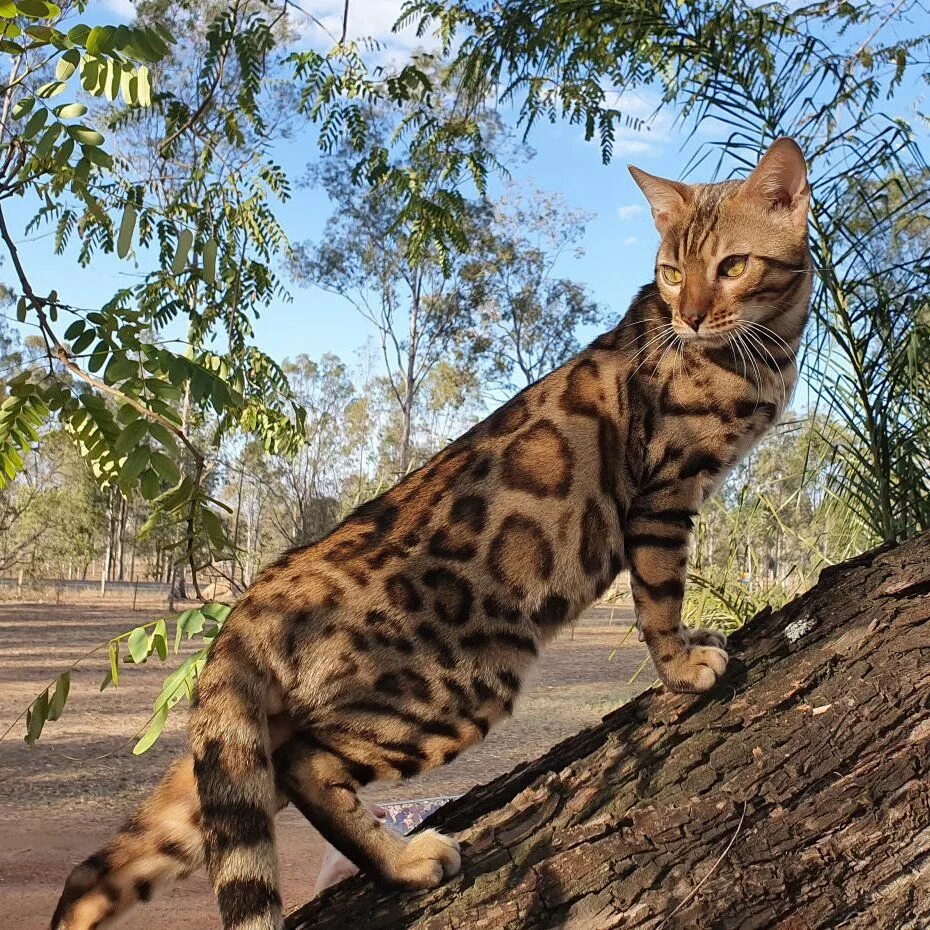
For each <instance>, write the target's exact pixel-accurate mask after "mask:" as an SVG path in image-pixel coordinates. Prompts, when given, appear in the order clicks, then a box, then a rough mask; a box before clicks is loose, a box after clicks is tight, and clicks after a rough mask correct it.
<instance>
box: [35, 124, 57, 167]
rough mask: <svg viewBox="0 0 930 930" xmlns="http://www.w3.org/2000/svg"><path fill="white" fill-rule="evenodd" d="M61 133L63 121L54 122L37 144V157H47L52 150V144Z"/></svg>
mask: <svg viewBox="0 0 930 930" xmlns="http://www.w3.org/2000/svg"><path fill="white" fill-rule="evenodd" d="M60 134H61V123H52V125H51V126H49V127H48V129H46V130H45V134H44V135H43V136H42V138H41V139H40V140H39V144H38V145H37V146H36V150H35V156H36V158H46V157H47V156H48V154H49V153H50V152H51V151H52V146H53V145H54V144H55V142H56V140H57V139H58V136H59V135H60Z"/></svg>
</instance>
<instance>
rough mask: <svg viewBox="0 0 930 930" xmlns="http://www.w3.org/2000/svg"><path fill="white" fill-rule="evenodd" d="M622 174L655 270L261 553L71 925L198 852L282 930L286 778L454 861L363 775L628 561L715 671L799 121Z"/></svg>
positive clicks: (789, 363)
mask: <svg viewBox="0 0 930 930" xmlns="http://www.w3.org/2000/svg"><path fill="white" fill-rule="evenodd" d="M630 170H631V171H632V174H633V177H634V179H635V180H636V182H637V184H638V185H639V186H640V188H641V189H642V190H643V192H644V193H645V195H646V198H647V199H648V201H649V203H650V205H651V207H652V213H653V217H654V219H655V224H656V226H657V228H658V231H659V233H660V234H661V245H660V248H659V253H658V260H657V263H656V269H655V272H656V273H655V280H654V282H653V283H651V284H649V285H648V286H646V287H644V288H643V289H642V290H641V291H640V293H639V295H638V296H637V297H636V299H635V300H634V302H633V304H632V306H631V308H630V310H629V312H628V313H627V315H626V317H625V318H624V319H623V321H622V322H621V323H620V324H619V325H618V326H617V327H616V328H615V329H614V330H612V331H611V332H609V333H607V334H605V335H603V336H601V337H600V338H599V339H597V340H596V341H595V342H594V343H593V344H592V345H591V346H590V347H588V348H587V349H585V350H584V351H583V352H582V353H581V354H580V355H578V356H577V357H576V358H573V359H572V360H571V361H569V362H568V363H566V364H565V365H563V366H562V367H561V368H559V369H558V370H557V371H554V372H552V374H550V375H548V376H547V377H545V378H543V379H542V380H540V381H538V382H537V383H536V384H533V385H531V386H530V387H528V388H526V389H525V390H524V391H522V392H521V393H520V394H518V395H517V396H516V397H514V398H513V399H512V400H511V401H510V402H509V403H507V404H505V405H504V406H503V407H501V408H500V409H499V410H498V411H497V412H495V413H493V414H492V415H491V416H490V417H488V418H487V419H486V420H485V421H484V422H482V423H480V424H478V425H477V426H476V427H474V429H472V430H470V431H469V432H468V433H466V434H465V435H464V436H462V437H461V438H460V439H458V440H457V441H456V442H454V443H452V444H451V445H450V446H449V447H448V448H446V449H444V450H443V451H442V452H440V453H439V454H438V455H436V456H435V457H434V458H433V459H432V460H431V461H429V462H428V463H427V464H426V465H424V466H423V467H422V468H420V469H419V470H418V471H416V472H414V473H412V474H411V475H409V476H408V477H407V478H405V479H404V480H403V481H401V482H400V483H399V484H398V485H397V486H396V487H394V488H393V489H392V490H390V491H388V492H387V493H386V494H384V495H383V496H382V497H380V498H378V499H377V500H373V501H371V502H369V503H367V504H365V505H364V506H363V507H361V508H359V509H358V510H356V511H355V512H354V513H353V514H351V515H350V516H349V517H348V518H347V519H346V520H345V521H344V522H343V523H342V524H341V525H340V526H338V527H337V528H336V529H335V530H333V532H332V533H330V534H329V535H328V536H326V537H325V538H324V539H321V540H320V541H319V542H316V543H314V544H313V545H311V546H307V547H306V548H302V549H298V550H295V551H292V552H289V553H287V554H286V555H284V556H283V557H282V558H281V559H279V560H278V561H277V562H276V563H275V564H274V565H272V566H271V567H270V568H268V569H267V570H266V571H265V572H264V574H262V576H261V577H260V578H259V579H258V580H257V581H256V582H255V584H253V585H252V587H251V588H250V589H249V590H248V591H247V592H246V594H245V595H244V596H243V597H242V599H241V600H240V601H239V603H238V604H237V605H236V607H235V609H234V610H233V611H232V613H231V614H230V616H229V619H228V620H227V622H226V624H225V626H224V628H223V630H222V632H221V634H220V635H219V637H218V638H217V640H216V642H215V644H214V646H213V648H212V650H211V652H210V656H209V660H208V662H207V664H206V667H205V669H204V671H203V675H202V677H201V679H200V683H199V686H198V689H197V697H196V700H195V702H194V708H193V712H192V715H191V720H190V747H191V755H190V756H189V757H187V758H184V759H181V760H180V761H178V762H176V763H175V764H174V765H172V766H171V768H170V769H169V770H168V773H167V774H166V776H165V777H164V779H163V780H162V782H161V783H160V784H159V785H158V787H157V788H156V789H155V792H154V794H153V795H152V796H151V797H150V798H149V799H148V800H147V801H146V802H144V803H143V805H142V806H141V807H140V809H139V810H138V811H137V813H136V814H135V815H133V816H132V817H131V818H130V820H129V821H128V823H127V824H126V825H125V826H124V827H123V829H122V831H121V832H120V833H119V834H118V835H117V836H116V838H115V839H114V840H112V841H111V842H110V843H109V844H108V845H107V846H106V847H104V848H103V849H102V850H101V851H100V852H98V853H97V854H96V855H93V856H91V857H90V858H89V859H87V860H86V861H85V862H83V863H82V864H81V865H79V866H77V867H76V868H75V869H74V871H73V872H72V873H71V875H70V876H69V878H68V880H67V883H66V885H65V889H64V892H63V894H62V896H61V899H60V901H59V903H58V908H57V910H56V911H55V916H54V917H53V918H52V927H53V928H54V930H90V928H97V927H102V926H104V925H106V924H108V923H109V922H110V921H111V920H113V919H114V918H115V917H116V916H117V915H119V914H121V913H122V912H124V911H125V910H126V909H127V908H128V907H130V906H131V905H132V904H134V903H135V902H137V901H146V900H148V898H149V897H150V896H151V895H152V893H153V891H155V890H156V889H157V888H160V887H162V886H165V885H166V884H168V883H169V882H170V881H171V880H173V879H176V878H181V877H184V876H186V875H189V874H190V873H191V872H192V871H193V870H194V869H196V868H198V867H199V866H200V865H201V863H203V862H204V861H205V862H206V865H207V868H208V870H209V874H210V877H211V879H212V881H213V885H214V887H215V889H216V895H217V898H218V901H219V908H220V912H221V915H222V920H223V927H224V928H226V930H234V928H235V930H276V928H279V927H280V926H281V923H282V918H281V898H280V895H279V890H278V875H277V864H276V855H275V846H274V830H273V821H274V816H275V813H276V811H278V810H279V809H280V808H281V807H282V806H284V805H285V804H286V803H287V802H288V801H290V802H292V803H293V804H294V805H295V806H296V807H297V808H298V809H299V810H300V811H302V812H303V813H304V814H305V815H306V817H307V818H308V819H309V820H310V821H311V822H312V823H313V825H314V826H315V827H317V829H318V830H319V831H320V832H321V833H322V834H323V836H324V837H326V838H327V839H328V840H329V841H330V842H331V843H332V844H333V845H334V846H336V847H337V848H338V849H340V850H341V851H342V852H343V853H345V855H346V856H348V857H349V858H350V859H351V860H352V861H353V862H355V863H356V864H358V865H359V866H361V867H362V868H363V869H365V870H366V871H368V872H370V873H373V874H377V875H380V876H381V877H382V878H384V879H385V880H387V881H388V882H391V883H394V884H397V885H401V886H404V887H407V888H431V887H433V886H435V885H437V884H439V883H440V882H441V881H442V879H443V877H444V876H449V875H454V874H455V873H456V872H457V871H458V870H459V867H460V857H459V847H458V844H457V843H456V842H455V841H454V840H452V839H450V838H448V837H444V836H441V835H440V834H438V833H436V832H435V831H426V832H422V833H418V834H415V835H414V836H413V837H412V838H409V839H404V838H401V837H400V836H398V835H396V834H395V833H393V832H391V831H390V830H388V829H387V828H386V827H384V826H383V825H382V824H380V823H379V822H378V821H377V820H376V819H375V818H374V817H373V816H372V815H371V814H370V813H369V812H368V810H367V808H366V807H365V806H364V805H363V804H361V803H360V801H359V798H358V794H357V792H358V790H359V788H360V787H362V786H363V785H366V784H368V783H369V782H371V781H374V780H376V779H390V778H406V777H409V776H411V775H415V774H416V773H418V772H421V771H423V770H424V769H427V768H430V767H433V766H438V765H442V764H443V763H445V762H448V761H450V760H451V759H454V758H455V757H456V756H457V755H458V754H459V753H460V752H461V751H462V750H463V749H465V748H466V747H468V746H470V745H471V744H473V743H475V742H477V741H478V740H480V739H481V738H482V737H484V736H485V735H486V734H487V732H488V730H489V729H490V728H491V727H492V726H493V725H494V724H495V723H496V721H497V720H499V719H500V718H501V717H504V716H506V715H508V714H510V713H511V711H512V710H513V705H514V700H515V699H516V697H517V692H518V690H519V688H520V680H521V678H522V677H523V675H524V673H525V672H526V670H527V668H528V667H529V665H530V664H531V663H532V661H533V660H534V659H535V658H536V655H537V652H538V651H539V648H540V647H541V646H542V645H543V644H544V643H545V642H546V641H547V640H549V639H550V638H551V637H552V636H553V635H554V634H555V633H556V631H557V630H558V629H559V627H561V626H562V625H564V624H566V623H570V622H571V621H572V620H573V619H574V618H576V617H577V616H578V615H579V613H580V612H581V611H582V610H584V609H585V608H586V607H587V606H588V605H589V604H591V603H592V601H594V600H595V598H597V597H598V596H599V595H600V594H601V593H602V592H603V591H604V590H605V588H606V587H607V586H608V585H609V584H610V583H611V581H612V580H613V579H614V577H615V576H616V574H617V573H618V572H619V571H620V569H621V568H627V569H629V572H630V580H631V586H632V592H633V599H634V602H635V607H636V614H637V619H638V624H639V627H640V631H641V634H642V636H643V637H644V638H645V641H646V643H647V644H648V646H649V650H650V654H651V656H652V659H653V662H654V663H655V667H656V670H657V672H658V674H659V677H660V678H661V679H662V681H663V682H664V683H665V684H666V686H667V687H669V688H671V689H672V690H675V691H706V690H707V689H708V688H710V687H712V686H713V684H714V683H715V682H716V681H717V679H718V677H719V676H720V675H721V674H723V671H724V668H725V667H726V663H727V655H726V652H725V651H724V646H725V640H724V637H723V636H721V635H720V634H718V633H715V632H713V631H710V630H700V629H687V628H685V627H683V626H682V624H681V605H682V595H683V593H684V581H685V563H686V558H687V551H688V536H689V531H690V530H691V526H692V521H693V520H694V517H695V515H696V514H697V510H698V507H699V506H700V505H701V503H702V501H703V500H704V499H705V498H706V497H707V496H708V494H710V493H711V492H712V491H713V490H714V488H715V487H716V486H717V485H718V484H719V483H720V482H721V480H722V478H723V476H724V475H725V473H726V472H727V470H728V469H729V468H730V467H731V466H732V465H733V464H734V462H736V461H737V459H739V457H740V456H741V455H743V454H744V453H745V452H746V451H747V449H748V448H749V447H750V446H751V445H752V444H753V443H754V442H756V441H757V440H758V438H759V437H760V435H762V433H764V432H765V430H767V429H768V428H769V427H770V426H771V425H772V423H773V422H774V421H775V420H776V419H777V418H778V416H779V415H780V413H781V412H782V410H783V409H784V407H785V404H786V401H787V399H788V396H789V394H790V392H791V390H792V388H793V386H794V381H795V377H796V355H797V350H798V346H799V343H800V339H801V335H802V331H803V329H804V325H805V322H806V319H807V314H808V304H809V299H810V292H811V274H812V271H811V259H810V254H809V251H808V246H807V211H808V201H809V189H808V184H807V172H806V168H805V164H804V159H803V156H802V154H801V152H800V150H799V148H798V146H797V145H796V144H795V143H794V142H793V141H791V140H790V139H779V140H778V141H776V142H775V143H774V144H773V145H772V147H771V148H770V149H769V150H768V151H767V152H766V154H765V155H764V156H763V158H762V160H761V161H760V163H759V165H758V166H757V167H756V169H755V170H754V171H753V172H752V174H751V175H750V176H749V177H748V178H747V179H746V180H744V181H742V182H740V181H727V182H725V183H722V184H695V185H686V184H682V183H679V182H676V181H667V180H662V179H660V178H657V177H653V176H652V175H649V174H646V173H645V172H643V171H639V170H638V169H636V168H631V169H630Z"/></svg>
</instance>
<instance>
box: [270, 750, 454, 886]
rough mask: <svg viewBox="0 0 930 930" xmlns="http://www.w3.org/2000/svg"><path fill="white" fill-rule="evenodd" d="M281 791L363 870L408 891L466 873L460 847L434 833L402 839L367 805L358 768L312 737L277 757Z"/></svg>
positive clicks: (283, 751)
mask: <svg viewBox="0 0 930 930" xmlns="http://www.w3.org/2000/svg"><path fill="white" fill-rule="evenodd" d="M274 767H275V773H276V776H277V779H278V786H279V789H280V790H281V791H282V792H283V793H284V794H285V795H286V796H287V798H288V800H289V801H290V802H291V803H292V804H293V805H294V806H295V807H296V808H297V809H298V810H299V811H300V812H301V813H302V814H303V815H304V816H305V817H306V818H307V819H308V820H309V821H310V822H311V823H312V824H313V825H314V826H315V827H316V828H317V830H319V831H320V833H321V834H322V835H323V837H324V838H325V839H326V840H327V841H328V842H329V843H330V844H332V845H333V846H334V847H335V848H336V849H338V850H339V852H341V853H342V854H343V855H344V856H345V857H346V858H347V859H349V860H350V861H351V862H353V863H354V864H355V865H357V866H358V867H359V868H360V869H362V870H363V871H365V872H368V873H369V874H371V875H373V876H380V877H381V878H382V879H384V880H385V881H386V882H388V883H389V884H392V885H397V886H400V887H403V888H413V889H422V888H435V887H436V886H437V885H439V884H440V883H441V882H442V880H443V879H444V878H447V877H449V876H452V875H455V874H456V873H457V872H458V871H459V869H460V868H461V855H460V853H459V844H458V843H457V842H456V841H455V840H453V839H451V838H450V837H447V836H443V835H442V834H441V833H437V832H436V831H435V830H425V831H423V832H422V833H417V834H414V835H413V836H412V837H409V838H407V837H402V836H399V835H398V834H397V833H395V832H394V831H393V830H390V829H389V828H388V827H386V826H385V825H384V824H383V823H381V821H380V820H378V819H377V818H376V817H375V816H374V815H373V814H372V813H371V812H370V811H369V810H368V808H367V807H365V805H364V804H362V802H361V800H360V799H359V796H358V789H359V788H360V787H361V782H360V781H359V780H358V777H357V776H358V771H357V767H356V766H353V764H352V763H350V762H347V760H345V759H343V758H341V757H340V756H338V755H336V754H335V753H333V752H331V751H330V750H329V749H327V748H325V747H322V746H320V745H319V744H317V743H315V742H314V741H313V739H312V738H311V737H295V738H294V739H292V740H291V741H289V742H288V743H286V744H285V745H284V746H282V747H281V748H280V749H278V750H277V751H276V752H275V754H274Z"/></svg>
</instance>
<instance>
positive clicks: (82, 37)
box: [68, 23, 90, 45]
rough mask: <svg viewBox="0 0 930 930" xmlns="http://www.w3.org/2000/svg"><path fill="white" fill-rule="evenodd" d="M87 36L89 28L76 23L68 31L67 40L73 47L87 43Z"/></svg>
mask: <svg viewBox="0 0 930 930" xmlns="http://www.w3.org/2000/svg"><path fill="white" fill-rule="evenodd" d="M89 35H90V26H85V25H84V23H78V24H77V25H76V26H72V27H71V28H70V29H69V30H68V40H69V41H71V42H73V43H74V44H75V45H83V44H84V43H85V42H86V41H87V37H88V36H89Z"/></svg>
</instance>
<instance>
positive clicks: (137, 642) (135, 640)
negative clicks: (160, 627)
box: [126, 626, 149, 665]
mask: <svg viewBox="0 0 930 930" xmlns="http://www.w3.org/2000/svg"><path fill="white" fill-rule="evenodd" d="M126 649H127V650H128V651H129V657H130V658H131V659H132V661H133V662H134V663H135V664H136V665H141V664H142V663H143V662H144V661H145V660H146V659H147V658H148V656H149V634H148V631H147V630H146V629H145V628H144V627H141V626H137V627H136V628H135V629H134V630H133V631H132V632H131V633H130V634H129V638H128V639H127V640H126Z"/></svg>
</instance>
